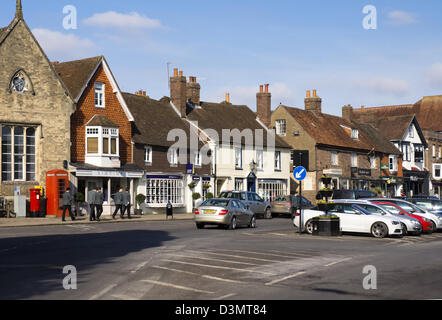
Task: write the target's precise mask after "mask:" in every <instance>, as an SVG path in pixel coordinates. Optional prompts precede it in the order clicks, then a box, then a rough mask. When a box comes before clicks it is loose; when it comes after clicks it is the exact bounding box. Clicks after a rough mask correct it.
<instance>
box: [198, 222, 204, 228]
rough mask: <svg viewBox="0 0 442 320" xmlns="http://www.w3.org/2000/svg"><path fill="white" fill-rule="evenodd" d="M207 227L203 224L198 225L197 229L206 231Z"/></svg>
mask: <svg viewBox="0 0 442 320" xmlns="http://www.w3.org/2000/svg"><path fill="white" fill-rule="evenodd" d="M204 227H205V225H204V224H203V223H197V224H196V228H197V229H204Z"/></svg>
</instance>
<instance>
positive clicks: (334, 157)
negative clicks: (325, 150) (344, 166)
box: [330, 151, 339, 166]
mask: <svg viewBox="0 0 442 320" xmlns="http://www.w3.org/2000/svg"><path fill="white" fill-rule="evenodd" d="M330 157H331V159H330V163H331V165H332V166H339V154H338V152H336V151H332V152H330Z"/></svg>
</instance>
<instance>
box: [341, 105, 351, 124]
mask: <svg viewBox="0 0 442 320" xmlns="http://www.w3.org/2000/svg"><path fill="white" fill-rule="evenodd" d="M342 118H344V119H345V120H347V121H352V120H353V107H352V106H351V105H350V104H349V105H347V106H343V107H342Z"/></svg>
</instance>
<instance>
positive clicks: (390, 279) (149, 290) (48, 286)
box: [0, 219, 442, 300]
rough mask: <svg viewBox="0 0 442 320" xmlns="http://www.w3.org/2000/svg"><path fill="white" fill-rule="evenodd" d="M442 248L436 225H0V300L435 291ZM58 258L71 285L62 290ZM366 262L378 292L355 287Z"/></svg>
mask: <svg viewBox="0 0 442 320" xmlns="http://www.w3.org/2000/svg"><path fill="white" fill-rule="evenodd" d="M441 249H442V234H441V233H437V234H433V235H424V236H421V237H405V238H403V239H373V238H371V237H369V236H354V235H344V236H342V237H338V238H319V237H313V236H309V235H302V236H301V235H299V234H297V233H296V229H294V228H293V226H292V225H291V223H290V220H288V219H273V220H270V221H267V220H258V228H257V229H239V230H236V231H229V230H222V229H218V228H206V229H204V230H197V229H196V228H195V225H194V223H193V222H192V221H188V220H175V221H169V222H166V221H155V222H154V221H139V222H136V223H120V224H118V223H107V224H106V223H105V224H97V223H95V224H80V225H77V224H72V225H65V226H60V225H54V226H42V227H39V228H36V227H22V228H3V229H2V232H1V234H0V261H1V262H0V299H66V300H76V299H81V300H182V299H185V300H236V299H240V300H261V299H265V300H275V299H276V300H292V299H301V300H302V299H440V298H442V289H441V288H442V269H441V268H440V266H441V265H442V256H441V255H440V254H439V253H440V250H441ZM67 265H73V266H75V267H76V269H77V272H78V275H77V277H78V288H77V290H71V291H66V290H64V289H63V286H62V282H63V278H64V277H65V275H64V274H63V267H64V266H67ZM367 265H373V266H375V267H376V268H377V271H378V275H377V276H378V277H377V278H378V279H377V280H378V281H377V286H378V288H377V290H372V291H367V290H365V289H364V288H363V286H362V282H363V279H364V277H366V275H365V274H363V269H364V267H365V266H367Z"/></svg>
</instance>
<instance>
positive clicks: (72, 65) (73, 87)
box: [53, 56, 103, 99]
mask: <svg viewBox="0 0 442 320" xmlns="http://www.w3.org/2000/svg"><path fill="white" fill-rule="evenodd" d="M102 59H103V56H98V57H93V58H88V59H82V60H75V61H69V62H63V63H57V62H53V65H54V68H55V71H56V72H57V73H58V75H59V76H60V78H61V79H62V81H63V82H64V84H65V85H66V87H67V88H68V90H69V92H70V93H71V95H72V97H74V99H77V98H78V96H79V94H80V93H81V92H82V90H83V88H84V87H85V86H86V85H87V81H88V80H89V79H90V77H91V75H92V73H93V72H94V70H95V69H96V68H97V66H98V64H99V63H100V61H101V60H102Z"/></svg>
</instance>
